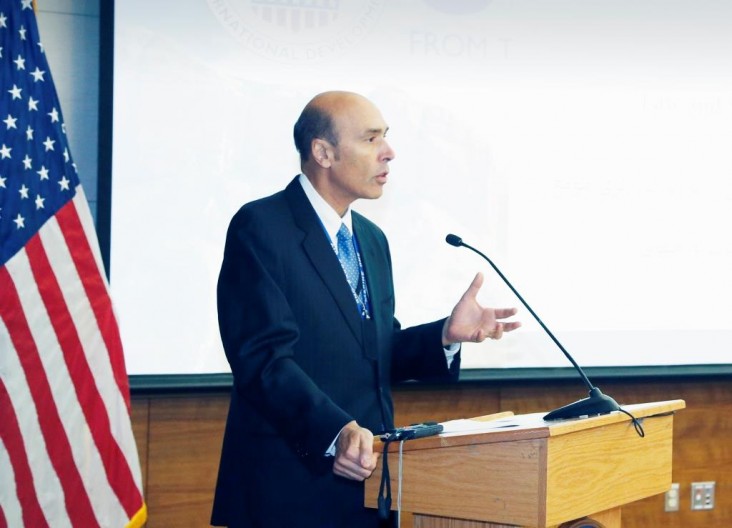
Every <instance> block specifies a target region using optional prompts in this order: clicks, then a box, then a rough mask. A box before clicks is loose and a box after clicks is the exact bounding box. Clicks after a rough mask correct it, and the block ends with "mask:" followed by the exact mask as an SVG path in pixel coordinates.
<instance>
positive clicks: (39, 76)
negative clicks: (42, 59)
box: [31, 66, 46, 82]
mask: <svg viewBox="0 0 732 528" xmlns="http://www.w3.org/2000/svg"><path fill="white" fill-rule="evenodd" d="M45 74H46V72H45V70H41V69H40V68H38V66H36V69H35V70H33V71H32V72H31V77H33V82H38V81H45V79H44V78H43V76H44V75H45Z"/></svg>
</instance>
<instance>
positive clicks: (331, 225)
mask: <svg viewBox="0 0 732 528" xmlns="http://www.w3.org/2000/svg"><path fill="white" fill-rule="evenodd" d="M299 181H300V185H301V186H302V190H303V191H305V196H307V197H308V200H309V201H310V205H312V206H313V209H315V214H317V215H318V218H320V222H321V223H322V224H323V227H324V228H325V232H326V233H327V234H328V236H329V237H330V241H331V243H332V244H334V243H335V242H334V241H335V240H336V234H337V233H338V230H339V229H340V228H341V224H346V227H347V228H348V230H349V231H350V232H351V234H353V221H352V219H351V207H350V206H349V207H348V209H346V214H344V215H343V217H342V218H341V217H340V216H338V213H336V211H335V209H333V208H332V207H331V206H330V205H329V204H328V202H326V201H325V200H324V199H323V197H322V196H320V194H318V191H316V190H315V187H313V184H312V183H310V180H309V179H308V177H307V176H305V175H304V174H300V177H299Z"/></svg>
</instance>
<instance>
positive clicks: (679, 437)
mask: <svg viewBox="0 0 732 528" xmlns="http://www.w3.org/2000/svg"><path fill="white" fill-rule="evenodd" d="M595 382H596V383H598V385H599V386H601V387H602V390H603V392H605V393H606V394H609V395H611V396H612V397H614V398H615V399H616V400H617V401H618V402H619V403H621V404H624V403H626V404H629V403H639V402H647V401H662V400H672V399H683V400H685V401H686V405H687V408H686V409H685V410H683V411H681V412H680V413H678V414H677V416H676V419H675V427H674V470H673V480H674V482H678V483H680V488H681V505H680V511H679V512H675V513H666V512H664V506H663V505H664V501H663V496H661V495H659V496H656V497H651V498H648V499H646V500H643V501H640V502H637V503H635V504H632V505H629V506H627V507H626V508H624V509H623V527H624V528H636V527H637V528H641V527H642V528H651V527H652V528H662V527H663V528H681V527H684V528H694V527H702V526H704V527H706V526H732V381H730V380H726V379H717V380H714V379H708V378H707V379H697V380H693V379H692V380H675V381H658V380H656V381H638V380H634V381H622V380H614V381H603V380H595ZM583 396H584V393H583V387H582V386H581V384H580V383H579V382H571V383H570V382H561V381H560V382H521V383H519V382H516V383H461V384H457V385H452V386H440V387H418V386H408V387H401V388H398V389H397V390H396V391H395V394H394V400H395V405H396V410H397V413H396V423H397V424H398V425H403V424H409V423H414V422H419V421H424V420H438V421H444V420H449V419H453V418H469V417H473V416H480V415H484V414H490V413H494V412H499V411H507V410H510V411H513V412H515V413H516V414H522V413H529V412H540V411H545V410H549V409H553V408H556V407H559V406H561V405H564V404H566V403H569V402H571V401H574V400H576V399H579V398H581V397H583ZM228 401H229V398H228V394H224V393H219V392H210V393H192V394H185V393H182V394H164V395H162V394H159V395H156V394H141V393H136V394H134V395H133V398H132V421H133V428H134V432H135V437H136V439H137V442H138V449H139V452H140V460H141V464H142V469H143V479H144V489H145V497H146V501H147V505H148V510H149V520H148V524H147V527H148V528H169V527H173V526H174V527H177V528H186V527H192V528H199V527H205V526H208V520H209V515H210V510H211V501H212V497H213V489H214V485H215V481H216V472H217V469H218V461H219V453H220V449H221V439H222V436H223V430H224V424H225V421H226V413H227V411H228ZM598 449H602V446H598ZM709 480H711V481H715V482H716V483H717V484H716V508H715V509H714V510H710V511H691V510H690V504H691V488H690V486H691V483H692V482H697V481H709ZM408 523H409V521H408V520H407V521H406V522H403V523H402V526H404V527H405V528H406V526H405V524H406V525H407V526H408Z"/></svg>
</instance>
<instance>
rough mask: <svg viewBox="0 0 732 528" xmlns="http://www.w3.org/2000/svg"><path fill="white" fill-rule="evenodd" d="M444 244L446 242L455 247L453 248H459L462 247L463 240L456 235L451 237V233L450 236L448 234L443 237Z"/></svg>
mask: <svg viewBox="0 0 732 528" xmlns="http://www.w3.org/2000/svg"><path fill="white" fill-rule="evenodd" d="M445 242H447V243H448V244H450V245H451V246H455V247H460V246H462V245H463V239H462V238H460V237H459V236H457V235H453V234H452V233H451V234H449V235H447V236H446V237H445Z"/></svg>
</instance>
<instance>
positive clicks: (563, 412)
mask: <svg viewBox="0 0 732 528" xmlns="http://www.w3.org/2000/svg"><path fill="white" fill-rule="evenodd" d="M618 410H620V405H618V403H617V402H616V401H615V400H613V399H612V398H611V397H610V396H606V395H605V394H603V393H602V392H601V391H600V389H598V388H597V387H593V388H592V389H591V390H590V395H589V397H588V398H585V399H583V400H578V401H576V402H574V403H570V404H569V405H565V406H564V407H560V408H559V409H555V410H553V411H551V412H550V413H548V414H547V415H546V416H544V420H546V421H552V420H567V419H570V418H583V417H588V416H597V415H601V414H609V413H611V412H613V411H618Z"/></svg>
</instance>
